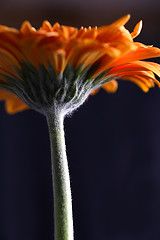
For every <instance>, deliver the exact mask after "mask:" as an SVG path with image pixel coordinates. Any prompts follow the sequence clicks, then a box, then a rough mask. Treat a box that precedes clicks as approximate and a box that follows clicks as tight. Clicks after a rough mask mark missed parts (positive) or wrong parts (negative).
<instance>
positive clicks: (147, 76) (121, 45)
mask: <svg viewBox="0 0 160 240" xmlns="http://www.w3.org/2000/svg"><path fill="white" fill-rule="evenodd" d="M129 18H130V16H129V15H127V16H124V17H122V18H121V19H119V20H118V21H116V22H114V23H113V24H111V25H108V26H103V27H99V28H97V27H94V28H91V27H89V28H83V27H81V29H79V30H78V29H77V28H74V27H68V26H60V25H59V24H58V23H56V24H55V25H53V26H51V25H50V23H49V22H48V21H44V22H43V24H42V27H41V28H40V29H39V30H36V29H35V28H33V27H32V26H31V25H30V23H29V22H27V21H25V22H24V23H23V24H22V27H21V29H20V30H17V29H14V28H8V27H6V26H0V87H1V90H0V100H5V102H6V110H7V112H9V113H15V112H19V111H22V110H24V109H26V108H28V107H32V104H31V102H34V101H39V102H38V103H37V102H36V105H34V103H33V108H38V107H37V106H39V105H40V103H41V102H42V101H41V99H40V97H39V95H40V94H41V93H36V91H38V90H37V89H41V90H40V91H41V92H44V89H46V87H44V86H45V85H47V84H48V83H47V82H45V81H47V80H45V79H43V80H40V79H41V78H43V77H44V78H45V77H46V76H48V78H50V77H52V76H53V75H54V78H55V75H56V76H57V79H61V82H62V83H61V85H62V86H63V89H61V85H59V88H57V90H56V92H54V94H55V96H59V95H56V94H59V92H63V94H62V93H61V95H60V96H61V97H60V96H59V97H58V99H60V100H58V101H59V102H61V105H62V99H63V100H64V99H65V100H64V101H65V103H66V102H67V101H71V96H70V97H67V93H68V91H69V90H68V89H70V88H71V86H72V85H74V86H75V92H76V94H78V95H77V96H76V97H75V95H74V94H75V93H74V94H73V89H72V94H71V93H70V95H73V98H74V99H77V98H78V97H79V96H82V95H83V97H81V99H80V102H81V103H82V101H84V100H85V98H86V97H87V96H88V95H89V94H94V93H96V92H97V91H98V89H99V88H100V87H102V88H104V89H105V90H106V91H107V92H115V91H116V89H117V87H118V84H117V81H116V79H119V78H120V79H125V80H129V81H132V82H134V83H136V84H137V85H138V86H139V87H140V88H141V89H142V90H143V91H145V92H147V91H148V90H149V88H151V87H153V86H154V83H156V84H157V85H158V86H160V83H159V82H158V81H157V80H156V78H155V74H156V75H158V76H160V66H159V65H158V64H156V63H153V62H148V61H147V62H146V61H141V60H142V59H147V58H153V57H159V56H160V49H158V48H155V47H151V46H146V45H144V44H142V43H137V42H134V41H133V39H134V38H135V37H136V36H137V35H138V34H139V33H140V31H141V27H142V22H141V21H140V22H139V23H138V24H137V25H136V27H135V28H134V30H133V32H132V33H130V32H129V31H128V30H127V29H126V28H125V27H124V25H125V24H126V22H127V21H128V20H129ZM69 66H70V67H69ZM51 68H52V70H51ZM49 69H50V70H49ZM36 71H37V73H36ZM49 71H50V72H49ZM52 71H53V72H54V74H51V72H52ZM69 71H70V72H69ZM40 74H41V75H40ZM47 74H48V75H47ZM63 74H64V75H63ZM78 74H81V75H80V76H81V77H78V76H79V75H78ZM62 75H63V76H62ZM72 75H74V77H75V76H76V77H77V79H81V83H79V82H76V81H79V80H76V81H75V79H74V77H72ZM82 75H83V79H82ZM60 76H61V77H60ZM66 76H68V78H69V79H70V80H68V79H67V77H66ZM29 78H30V79H32V80H30V81H31V82H32V83H31V82H29V80H28V79H29ZM62 78H63V81H62ZM71 78H72V79H71ZM26 79H27V80H26ZM49 81H51V80H49ZM54 81H55V80H54ZM56 81H57V82H55V83H54V84H55V85H56V84H59V83H58V81H59V80H56ZM67 81H70V83H68V85H67V83H66V82H67ZM42 82H43V84H42ZM64 82H65V83H64ZM87 84H88V85H87ZM30 85H32V87H31V89H30V88H29V86H30ZM42 85H43V87H44V89H42ZM83 85H84V86H83ZM33 86H34V87H33ZM66 86H67V87H66ZM85 86H87V90H86V91H85V90H83V92H82V88H83V87H84V89H85ZM88 86H90V89H89V87H88ZM53 88H54V86H53ZM17 89H18V90H17ZM26 89H27V90H26ZM48 89H51V87H48ZM77 89H78V90H77ZM79 89H80V90H79ZM62 90H63V91H62ZM25 91H28V92H25ZM54 91H55V90H54ZM31 92H32V93H31ZM36 94H37V95H36ZM49 94H50V95H52V92H50V93H49ZM87 94H88V95H87ZM44 96H45V98H47V97H48V96H47V93H44ZM44 96H43V97H44ZM38 98H39V100H37V99H38ZM28 99H29V100H28ZM35 99H36V100H35ZM50 99H51V97H50ZM66 99H69V100H66ZM45 101H47V100H45ZM77 101H78V100H77ZM28 102H29V104H28ZM45 103H46V102H45ZM38 104H39V105H38ZM50 104H51V100H50ZM67 104H68V102H67ZM74 104H75V102H73V101H72V105H74ZM70 105H71V104H70ZM78 105H79V104H78ZM75 106H77V105H76V104H75ZM43 107H44V104H43ZM39 108H40V107H39ZM67 108H69V105H68V106H67Z"/></svg>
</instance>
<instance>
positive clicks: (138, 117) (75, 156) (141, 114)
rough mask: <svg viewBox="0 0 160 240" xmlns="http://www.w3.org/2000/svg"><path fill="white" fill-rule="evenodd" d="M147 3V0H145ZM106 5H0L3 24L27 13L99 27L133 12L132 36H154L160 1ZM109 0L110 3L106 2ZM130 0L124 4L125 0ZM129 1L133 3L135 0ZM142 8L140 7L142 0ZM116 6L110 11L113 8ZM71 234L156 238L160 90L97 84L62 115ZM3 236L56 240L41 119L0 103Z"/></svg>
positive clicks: (98, 239)
mask: <svg viewBox="0 0 160 240" xmlns="http://www.w3.org/2000/svg"><path fill="white" fill-rule="evenodd" d="M147 2H148V1H147ZM153 2H154V3H155V1H152V2H151V1H150V3H151V4H150V5H151V6H152V7H151V8H150V9H149V8H148V9H147V8H145V6H144V8H139V6H138V5H135V8H129V7H128V9H127V8H125V7H123V6H122V5H121V6H118V5H116V6H115V8H114V9H113V5H112V8H110V7H109V6H108V5H107V4H106V5H105V6H104V7H103V6H101V7H100V6H96V8H95V6H94V8H93V9H92V6H90V7H89V8H85V6H83V7H84V8H83V10H84V9H85V11H82V9H80V8H71V7H69V8H68V9H67V8H64V7H61V8H56V7H52V8H45V4H44V7H43V8H41V9H40V8H38V6H37V8H36V9H33V8H26V7H24V8H22V6H21V8H18V6H16V7H15V8H11V7H10V5H8V7H4V8H3V6H2V9H1V14H0V24H7V25H9V26H16V27H19V26H20V24H21V22H22V21H23V20H25V19H28V20H30V21H31V23H32V24H33V25H34V26H40V24H41V22H42V21H43V20H44V19H48V20H50V21H51V23H54V22H56V21H59V22H60V23H62V24H67V25H74V26H81V25H85V26H88V25H92V26H94V25H98V26H99V25H104V24H109V23H111V22H112V21H114V20H116V19H118V18H119V17H120V16H122V15H124V14H126V13H128V12H129V13H132V17H133V18H132V20H131V22H130V23H129V25H127V26H129V29H130V31H132V29H133V26H134V25H135V24H136V22H137V21H139V20H140V19H143V20H144V28H143V32H142V35H141V36H143V38H142V37H139V38H138V39H137V41H141V42H143V43H146V44H149V45H151V44H154V45H155V46H159V47H160V42H159V7H158V5H154V4H153ZM6 3H7V2H6ZM106 3H107V2H106ZM128 3H129V2H128ZM132 5H134V2H133V1H132ZM141 7H142V6H141ZM113 10H114V11H113ZM65 132H66V144H67V155H68V161H69V167H70V175H71V186H72V196H73V213H74V225H75V226H74V229H75V240H82V239H83V240H88V239H89V240H152V239H153V240H159V239H160V230H159V228H160V227H159V226H160V89H158V87H156V88H154V89H151V90H150V91H149V93H147V94H146V93H143V92H142V91H141V90H140V89H139V88H138V87H137V86H135V85H134V84H132V83H128V82H124V81H120V84H119V89H118V91H117V93H115V94H107V93H105V92H104V91H103V90H101V91H100V92H99V93H98V94H97V95H95V96H93V97H89V99H88V100H87V101H86V103H85V104H84V105H83V106H81V107H80V108H79V109H78V110H77V111H76V112H74V113H73V115H72V116H71V117H69V118H67V119H66V120H65ZM0 220H1V222H0V240H53V239H54V238H53V226H54V224H53V198H52V181H51V168H50V147H49V137H48V129H47V124H46V120H45V117H44V116H42V115H40V114H38V113H36V112H34V111H32V110H28V111H24V112H22V113H19V114H16V115H13V116H10V115H7V114H6V113H5V110H4V106H3V103H1V104H0Z"/></svg>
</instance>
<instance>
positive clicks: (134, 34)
mask: <svg viewBox="0 0 160 240" xmlns="http://www.w3.org/2000/svg"><path fill="white" fill-rule="evenodd" d="M141 30H142V20H141V21H140V22H138V23H137V25H136V26H135V28H134V30H133V32H132V33H131V36H132V38H133V39H134V38H135V37H137V36H138V35H139V34H140V32H141Z"/></svg>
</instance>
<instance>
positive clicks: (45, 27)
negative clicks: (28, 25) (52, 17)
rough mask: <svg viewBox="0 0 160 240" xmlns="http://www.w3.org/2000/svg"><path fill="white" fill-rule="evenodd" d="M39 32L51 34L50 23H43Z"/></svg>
mask: <svg viewBox="0 0 160 240" xmlns="http://www.w3.org/2000/svg"><path fill="white" fill-rule="evenodd" d="M40 30H45V31H46V32H51V31H52V26H51V24H50V22H48V21H44V22H43V24H42V27H41V28H40Z"/></svg>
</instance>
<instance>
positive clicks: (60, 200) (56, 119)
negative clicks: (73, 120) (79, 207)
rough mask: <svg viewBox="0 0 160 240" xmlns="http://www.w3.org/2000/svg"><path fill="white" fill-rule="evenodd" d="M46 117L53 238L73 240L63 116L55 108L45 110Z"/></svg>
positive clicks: (56, 239)
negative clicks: (50, 110) (52, 205)
mask: <svg viewBox="0 0 160 240" xmlns="http://www.w3.org/2000/svg"><path fill="white" fill-rule="evenodd" d="M46 117H47V121H48V128H49V134H50V144H51V159H52V178H53V193H54V232H55V240H73V220H72V199H71V189H70V179H69V170H68V163H67V156H66V147H65V138H64V129H63V119H64V117H63V115H62V114H61V113H59V111H56V110H55V111H52V112H47V113H46Z"/></svg>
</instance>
